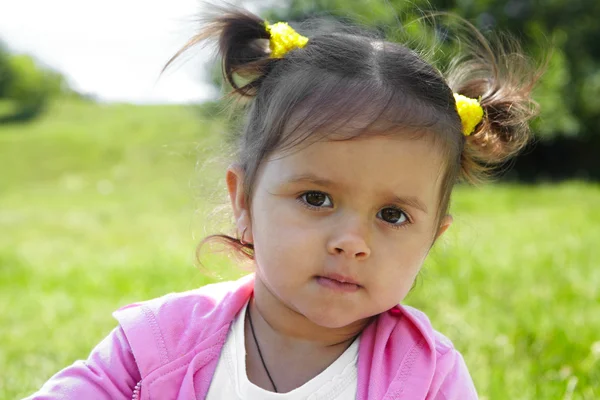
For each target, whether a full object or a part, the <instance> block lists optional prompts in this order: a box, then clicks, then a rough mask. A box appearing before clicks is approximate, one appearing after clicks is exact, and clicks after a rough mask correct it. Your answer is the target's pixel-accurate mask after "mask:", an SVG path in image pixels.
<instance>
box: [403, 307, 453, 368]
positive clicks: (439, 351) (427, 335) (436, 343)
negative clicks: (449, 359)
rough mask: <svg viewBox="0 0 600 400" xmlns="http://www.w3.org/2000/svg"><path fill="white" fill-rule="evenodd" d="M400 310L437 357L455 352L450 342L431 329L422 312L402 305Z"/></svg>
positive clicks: (427, 319)
mask: <svg viewBox="0 0 600 400" xmlns="http://www.w3.org/2000/svg"><path fill="white" fill-rule="evenodd" d="M400 309H401V310H402V312H403V314H404V315H405V316H406V317H408V320H409V321H410V323H411V324H412V325H413V326H414V327H415V329H417V330H418V332H419V333H420V334H421V335H422V336H423V338H424V339H425V340H426V341H427V342H428V343H430V344H431V345H432V346H431V348H432V349H434V350H435V353H436V356H437V357H441V356H443V355H445V354H446V353H449V352H450V353H452V352H454V351H456V349H455V348H454V344H453V343H452V341H451V340H450V339H448V338H447V337H446V336H444V335H443V334H442V333H440V332H438V331H437V330H435V329H434V328H433V326H432V325H431V321H430V320H429V317H427V315H426V314H425V313H424V312H422V311H421V310H418V309H416V308H414V307H410V306H404V305H403V306H400Z"/></svg>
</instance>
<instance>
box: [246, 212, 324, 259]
mask: <svg viewBox="0 0 600 400" xmlns="http://www.w3.org/2000/svg"><path fill="white" fill-rule="evenodd" d="M293 202H294V200H289V201H284V200H280V201H264V200H263V202H262V204H261V206H257V207H255V209H254V210H253V215H252V234H253V239H254V245H255V252H256V262H257V264H258V265H259V267H260V268H261V269H269V270H273V269H281V268H277V267H278V266H281V265H289V264H290V263H292V262H293V263H294V265H295V266H297V267H299V268H300V269H303V268H302V266H301V265H298V264H301V263H299V261H301V260H306V261H309V259H310V258H314V257H316V256H317V255H318V254H319V251H318V250H319V248H324V247H323V246H321V245H320V244H319V243H321V239H320V236H319V230H318V229H314V227H311V226H307V224H308V222H307V219H306V218H305V217H304V218H303V217H302V213H300V212H298V210H294V204H291V203H293ZM305 264H309V263H305Z"/></svg>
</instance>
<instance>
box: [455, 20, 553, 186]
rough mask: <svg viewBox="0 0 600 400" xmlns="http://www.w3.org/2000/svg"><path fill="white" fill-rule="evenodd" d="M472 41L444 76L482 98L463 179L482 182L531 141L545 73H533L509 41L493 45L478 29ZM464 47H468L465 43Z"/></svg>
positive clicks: (463, 159) (538, 70)
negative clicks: (540, 82)
mask: <svg viewBox="0 0 600 400" xmlns="http://www.w3.org/2000/svg"><path fill="white" fill-rule="evenodd" d="M465 24H467V25H468V28H469V32H470V33H471V34H472V35H473V39H474V40H473V39H470V40H467V41H466V43H468V45H467V48H466V51H463V52H462V53H461V55H460V56H458V57H457V58H455V59H454V60H453V61H452V62H451V64H450V68H449V70H448V73H447V74H446V79H447V81H448V85H449V86H450V88H451V89H452V91H453V92H454V93H459V94H462V95H464V96H467V97H470V98H474V99H479V103H480V104H481V106H482V108H483V111H484V116H483V120H482V121H481V122H480V123H479V124H478V125H477V126H476V128H475V130H474V132H473V133H472V134H471V135H469V136H467V137H466V143H465V147H464V150H463V152H462V154H461V162H460V169H461V172H460V177H461V178H462V179H463V180H466V181H469V182H478V181H481V180H482V179H483V177H485V176H486V175H487V174H488V173H489V171H490V170H491V169H492V168H493V167H495V166H497V165H498V164H501V163H504V162H506V161H507V160H509V159H510V158H512V157H514V156H515V155H517V154H518V153H519V152H520V151H521V150H522V149H523V147H524V146H525V145H526V144H527V142H528V141H529V139H530V130H529V124H528V123H529V121H530V119H531V118H533V117H534V116H535V115H537V112H538V106H537V103H536V102H535V101H534V100H533V99H532V97H531V93H532V90H533V88H534V86H535V84H536V82H537V81H538V79H539V78H540V76H541V75H542V72H543V71H542V70H543V68H535V67H534V66H533V65H532V61H531V60H530V59H528V58H527V57H525V56H524V55H523V54H522V52H521V50H520V48H519V46H518V44H517V43H516V42H514V41H510V40H509V39H504V40H500V39H498V40H496V41H495V42H494V44H495V45H494V46H492V45H491V44H490V42H488V41H487V40H486V39H485V38H484V37H483V36H482V35H481V33H479V32H478V31H477V29H476V28H475V27H473V26H472V25H470V24H468V23H467V22H465ZM463 44H464V43H463Z"/></svg>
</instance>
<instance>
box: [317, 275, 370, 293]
mask: <svg viewBox="0 0 600 400" xmlns="http://www.w3.org/2000/svg"><path fill="white" fill-rule="evenodd" d="M316 279H317V283H318V284H319V285H321V286H323V287H325V288H327V289H331V290H333V291H336V292H346V293H351V292H356V291H357V290H358V289H360V288H361V286H360V285H359V284H358V282H357V281H355V280H354V279H352V278H350V277H347V276H343V275H340V274H327V275H325V276H317V278H316Z"/></svg>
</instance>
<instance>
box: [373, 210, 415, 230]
mask: <svg viewBox="0 0 600 400" xmlns="http://www.w3.org/2000/svg"><path fill="white" fill-rule="evenodd" d="M377 218H380V219H382V220H384V221H385V222H387V223H389V224H392V225H397V226H399V225H403V224H404V223H406V222H407V221H408V217H407V215H406V213H405V212H404V211H402V210H400V209H398V208H392V207H386V208H382V209H381V210H379V212H378V213H377Z"/></svg>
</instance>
